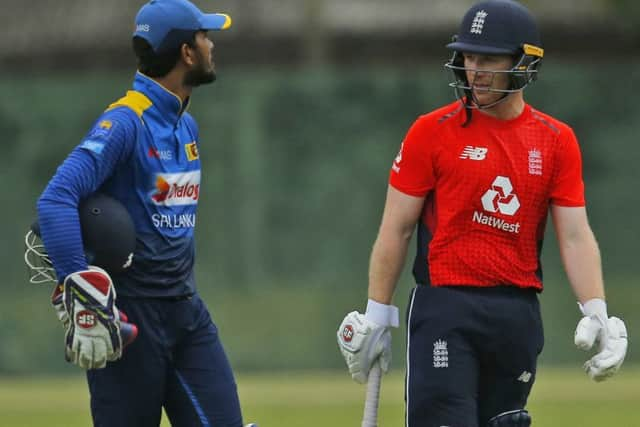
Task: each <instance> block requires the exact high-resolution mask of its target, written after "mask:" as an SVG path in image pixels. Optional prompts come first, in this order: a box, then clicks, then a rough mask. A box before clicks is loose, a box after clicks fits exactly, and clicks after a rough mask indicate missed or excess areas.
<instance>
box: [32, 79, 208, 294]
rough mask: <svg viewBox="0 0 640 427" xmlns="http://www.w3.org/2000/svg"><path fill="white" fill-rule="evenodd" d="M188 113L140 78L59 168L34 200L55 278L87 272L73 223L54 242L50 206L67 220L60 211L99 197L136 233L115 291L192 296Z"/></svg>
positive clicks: (193, 129) (195, 170) (193, 159)
mask: <svg viewBox="0 0 640 427" xmlns="http://www.w3.org/2000/svg"><path fill="white" fill-rule="evenodd" d="M185 108H186V105H183V103H182V101H181V99H180V98H179V97H178V96H176V95H175V94H173V93H172V92H170V91H168V90H167V89H165V88H164V87H162V86H161V85H160V84H158V83H157V82H156V81H154V80H153V79H151V78H149V77H147V76H145V75H143V74H141V73H137V74H136V76H135V80H134V83H133V89H132V90H130V91H128V92H127V94H126V95H125V96H124V97H123V98H121V99H119V100H118V101H116V102H115V103H113V104H112V105H110V106H109V108H108V109H107V110H106V111H105V112H104V113H103V114H102V115H101V116H100V117H99V118H98V120H97V121H96V122H95V123H94V125H93V127H92V128H91V130H90V131H89V132H88V133H87V135H86V136H85V137H84V139H83V140H82V141H81V143H80V144H79V145H78V146H77V147H76V148H75V149H74V150H73V152H72V153H71V154H70V155H69V157H68V158H67V159H66V160H65V162H64V163H63V164H62V166H61V167H60V168H59V169H58V171H57V173H56V175H55V176H54V177H53V178H52V180H51V181H50V183H49V185H48V187H47V189H46V190H45V192H44V193H43V195H42V197H41V199H40V202H39V215H40V218H41V223H43V224H42V225H44V226H43V227H42V225H41V227H42V228H43V230H42V233H43V240H44V241H45V246H46V247H47V250H48V252H49V255H50V256H51V258H52V261H53V264H54V267H55V268H56V273H57V275H58V278H64V277H65V276H66V275H68V274H70V273H72V272H73V271H77V270H78V269H82V268H86V261H84V257H83V256H82V254H78V251H79V250H81V243H78V242H76V241H74V233H76V229H77V224H75V225H74V227H69V230H70V232H69V233H66V236H65V239H58V238H57V237H56V233H58V234H59V233H65V228H64V227H63V226H62V225H61V224H58V225H60V226H59V227H55V224H54V223H55V221H56V220H53V219H50V217H51V215H47V209H48V208H49V205H50V204H54V205H55V206H56V208H57V209H58V210H57V212H58V215H65V211H64V209H63V208H62V207H63V205H64V206H72V207H74V206H77V202H78V201H79V200H81V199H82V198H83V197H86V196H88V195H90V194H92V193H94V192H96V191H98V192H102V193H105V194H107V195H109V196H111V197H114V198H115V199H117V200H119V201H120V202H122V203H123V205H124V206H125V207H126V208H127V210H128V211H129V213H130V214H131V217H132V218H133V221H134V224H135V228H136V233H137V247H136V251H135V253H134V257H133V262H132V265H131V267H130V268H129V269H127V270H125V272H124V273H122V274H118V275H115V276H113V279H114V282H115V283H116V289H117V291H118V293H119V294H120V295H130V296H151V297H166V296H182V295H187V294H191V293H193V292H194V291H195V283H194V277H193V265H194V255H195V248H194V228H195V226H196V222H197V206H198V200H199V199H200V195H201V193H202V190H201V170H200V155H199V152H198V128H197V125H196V123H195V120H194V119H193V118H192V117H191V115H189V114H188V113H187V112H185V111H184V110H185ZM56 203H57V204H56ZM68 214H69V215H71V214H72V212H69V213H68ZM43 216H45V218H44V221H43V219H42V217H43ZM76 222H77V221H76ZM70 223H71V224H72V225H73V221H70ZM78 237H79V236H78ZM58 241H61V242H64V243H57V242H58Z"/></svg>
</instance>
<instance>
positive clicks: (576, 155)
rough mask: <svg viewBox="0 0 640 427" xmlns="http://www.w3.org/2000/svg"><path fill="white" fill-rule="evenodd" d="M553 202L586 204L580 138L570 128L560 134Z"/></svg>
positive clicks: (562, 204) (571, 205) (573, 204)
mask: <svg viewBox="0 0 640 427" xmlns="http://www.w3.org/2000/svg"><path fill="white" fill-rule="evenodd" d="M550 199H551V204H553V205H556V206H565V207H580V206H584V205H585V198H584V181H583V180H582V156H581V155H580V147H579V146H578V140H577V138H576V136H575V134H574V133H573V131H572V130H571V129H570V128H568V129H566V131H565V130H564V129H563V132H562V134H561V136H560V149H559V150H558V161H557V162H556V170H555V173H554V181H553V186H552V189H551V196H550Z"/></svg>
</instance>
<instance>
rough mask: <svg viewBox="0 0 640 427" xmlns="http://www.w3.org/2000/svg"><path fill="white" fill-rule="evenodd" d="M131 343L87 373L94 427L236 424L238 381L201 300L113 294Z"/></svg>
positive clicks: (225, 426) (218, 426) (239, 418)
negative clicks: (131, 331) (133, 327)
mask: <svg viewBox="0 0 640 427" xmlns="http://www.w3.org/2000/svg"><path fill="white" fill-rule="evenodd" d="M116 303H117V306H118V308H119V309H120V310H121V311H123V312H125V313H126V315H127V316H128V318H129V321H131V322H133V323H135V324H137V325H138V329H139V334H138V338H137V339H136V341H134V342H133V343H132V344H131V345H129V346H128V347H127V348H125V350H124V353H123V356H122V358H121V359H120V360H118V361H116V362H111V363H108V364H107V367H106V368H104V369H96V370H89V371H87V380H88V383H89V390H90V392H91V414H92V417H93V422H94V425H95V426H97V427H157V426H159V425H160V418H161V413H162V408H163V407H164V409H165V411H166V413H167V416H168V417H169V420H170V422H171V425H172V426H174V427H194V426H202V427H242V415H241V412H240V404H239V400H238V394H237V390H236V383H235V380H234V377H233V373H232V371H231V367H230V365H229V361H228V359H227V357H226V355H225V352H224V349H223V347H222V344H221V342H220V339H219V337H218V330H217V328H216V326H215V325H214V324H213V322H212V320H211V317H210V316H209V312H208V310H207V308H206V306H205V305H204V302H203V301H202V300H201V299H200V297H199V296H198V295H197V294H196V295H194V296H192V297H190V298H186V299H182V300H178V301H176V300H163V299H153V298H127V297H119V298H118V300H117V301H116Z"/></svg>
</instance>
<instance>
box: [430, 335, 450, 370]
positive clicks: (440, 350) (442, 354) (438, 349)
mask: <svg viewBox="0 0 640 427" xmlns="http://www.w3.org/2000/svg"><path fill="white" fill-rule="evenodd" d="M433 367H434V368H448V367H449V351H448V350H447V342H446V341H445V340H438V341H436V342H434V343H433Z"/></svg>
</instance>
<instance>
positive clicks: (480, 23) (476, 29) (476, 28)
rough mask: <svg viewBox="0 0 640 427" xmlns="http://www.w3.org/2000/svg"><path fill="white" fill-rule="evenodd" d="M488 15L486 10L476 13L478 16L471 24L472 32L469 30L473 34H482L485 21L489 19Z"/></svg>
mask: <svg viewBox="0 0 640 427" xmlns="http://www.w3.org/2000/svg"><path fill="white" fill-rule="evenodd" d="M487 15H488V13H487V12H485V11H484V10H479V11H478V12H477V13H476V16H475V17H474V18H473V22H471V30H469V32H470V33H471V34H482V29H483V28H484V21H485V19H486V18H487Z"/></svg>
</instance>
